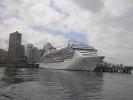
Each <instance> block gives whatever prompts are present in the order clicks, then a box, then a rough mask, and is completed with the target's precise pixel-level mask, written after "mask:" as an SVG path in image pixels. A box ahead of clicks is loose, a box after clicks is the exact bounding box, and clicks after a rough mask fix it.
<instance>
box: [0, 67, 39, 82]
mask: <svg viewBox="0 0 133 100" xmlns="http://www.w3.org/2000/svg"><path fill="white" fill-rule="evenodd" d="M37 79H38V69H34V70H33V69H22V68H3V73H2V74H1V81H3V82H5V85H10V84H18V83H21V82H25V81H35V80H37Z"/></svg>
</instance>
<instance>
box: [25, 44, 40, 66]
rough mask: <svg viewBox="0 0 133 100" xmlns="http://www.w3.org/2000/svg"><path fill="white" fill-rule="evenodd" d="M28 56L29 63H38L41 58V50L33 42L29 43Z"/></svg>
mask: <svg viewBox="0 0 133 100" xmlns="http://www.w3.org/2000/svg"><path fill="white" fill-rule="evenodd" d="M26 56H27V58H28V63H29V64H32V63H37V62H39V60H40V56H41V51H40V50H39V49H38V48H37V47H34V46H33V44H27V50H26Z"/></svg>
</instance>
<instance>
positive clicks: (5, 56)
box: [0, 49, 7, 64]
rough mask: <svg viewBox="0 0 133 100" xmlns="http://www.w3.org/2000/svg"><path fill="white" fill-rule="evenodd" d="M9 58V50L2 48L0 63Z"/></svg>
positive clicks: (0, 50)
mask: <svg viewBox="0 0 133 100" xmlns="http://www.w3.org/2000/svg"><path fill="white" fill-rule="evenodd" d="M6 60H7V52H6V51H5V50H3V49H0V64H4V63H6Z"/></svg>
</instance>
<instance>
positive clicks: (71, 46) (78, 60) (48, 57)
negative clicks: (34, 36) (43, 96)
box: [39, 41, 104, 71]
mask: <svg viewBox="0 0 133 100" xmlns="http://www.w3.org/2000/svg"><path fill="white" fill-rule="evenodd" d="M103 59H104V56H101V55H99V54H98V50H97V49H95V48H94V47H93V46H89V45H88V44H84V43H80V42H76V41H69V42H68V44H67V46H66V47H64V48H62V49H60V50H55V49H54V50H51V51H50V52H46V53H44V55H43V56H42V58H41V61H40V64H39V66H40V67H41V68H49V69H60V70H88V71H93V70H94V69H95V68H96V67H97V65H98V64H99V63H101V62H102V61H103Z"/></svg>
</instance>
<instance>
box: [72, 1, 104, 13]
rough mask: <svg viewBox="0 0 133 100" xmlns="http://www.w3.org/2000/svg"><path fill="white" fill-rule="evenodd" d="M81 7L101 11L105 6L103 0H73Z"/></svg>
mask: <svg viewBox="0 0 133 100" xmlns="http://www.w3.org/2000/svg"><path fill="white" fill-rule="evenodd" d="M72 1H73V2H75V3H76V4H77V5H79V6H80V7H81V8H84V9H87V10H89V11H92V12H99V11H100V10H102V8H103V7H104V2H103V1H102V0H82V1H81V0H72Z"/></svg>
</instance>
